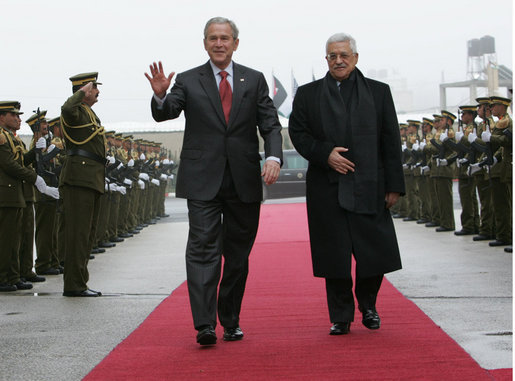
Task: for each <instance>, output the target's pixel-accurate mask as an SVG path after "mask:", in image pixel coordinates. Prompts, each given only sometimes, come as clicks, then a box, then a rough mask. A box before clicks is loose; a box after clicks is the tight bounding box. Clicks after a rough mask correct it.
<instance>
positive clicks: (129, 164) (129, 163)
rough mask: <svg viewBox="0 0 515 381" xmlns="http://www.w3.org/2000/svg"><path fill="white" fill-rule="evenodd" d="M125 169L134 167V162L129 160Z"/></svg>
mask: <svg viewBox="0 0 515 381" xmlns="http://www.w3.org/2000/svg"><path fill="white" fill-rule="evenodd" d="M127 167H134V160H132V159H130V160H129V162H128V163H127Z"/></svg>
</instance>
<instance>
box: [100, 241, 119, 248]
mask: <svg viewBox="0 0 515 381" xmlns="http://www.w3.org/2000/svg"><path fill="white" fill-rule="evenodd" d="M115 246H116V243H114V242H107V241H106V242H100V243H99V244H98V247H103V248H105V249H110V248H111V247H115Z"/></svg>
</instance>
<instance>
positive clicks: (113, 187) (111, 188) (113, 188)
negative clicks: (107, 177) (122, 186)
mask: <svg viewBox="0 0 515 381" xmlns="http://www.w3.org/2000/svg"><path fill="white" fill-rule="evenodd" d="M116 188H117V185H116V184H109V190H110V191H111V192H116Z"/></svg>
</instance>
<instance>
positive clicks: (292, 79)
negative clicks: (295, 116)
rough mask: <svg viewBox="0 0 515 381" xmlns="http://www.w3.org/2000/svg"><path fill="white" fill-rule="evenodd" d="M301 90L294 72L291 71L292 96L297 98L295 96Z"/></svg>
mask: <svg viewBox="0 0 515 381" xmlns="http://www.w3.org/2000/svg"><path fill="white" fill-rule="evenodd" d="M298 88H299V84H298V83H297V80H296V79H295V77H294V75H293V70H292V71H291V96H292V97H293V98H295V94H296V93H297V89H298Z"/></svg>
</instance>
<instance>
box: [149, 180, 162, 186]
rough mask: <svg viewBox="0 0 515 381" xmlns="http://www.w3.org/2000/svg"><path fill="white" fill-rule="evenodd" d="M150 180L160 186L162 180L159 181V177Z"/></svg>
mask: <svg viewBox="0 0 515 381" xmlns="http://www.w3.org/2000/svg"><path fill="white" fill-rule="evenodd" d="M150 182H151V183H152V184H154V185H157V186H159V185H160V182H159V180H157V179H152V180H151V181H150Z"/></svg>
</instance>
